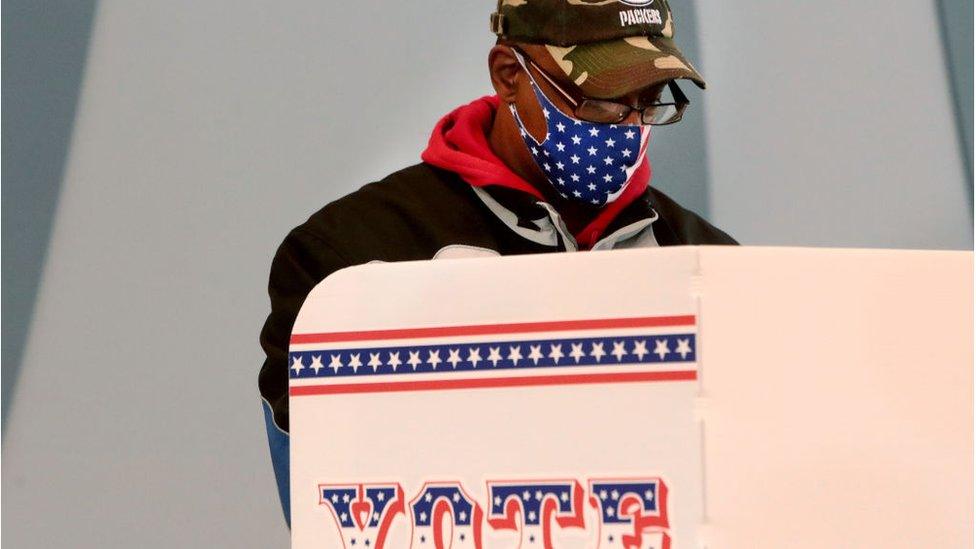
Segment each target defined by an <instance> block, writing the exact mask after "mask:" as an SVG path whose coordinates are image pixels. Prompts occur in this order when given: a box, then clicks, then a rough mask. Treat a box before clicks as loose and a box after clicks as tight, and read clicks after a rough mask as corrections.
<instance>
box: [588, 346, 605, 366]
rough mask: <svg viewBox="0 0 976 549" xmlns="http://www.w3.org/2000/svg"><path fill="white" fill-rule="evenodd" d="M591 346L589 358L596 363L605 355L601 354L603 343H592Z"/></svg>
mask: <svg viewBox="0 0 976 549" xmlns="http://www.w3.org/2000/svg"><path fill="white" fill-rule="evenodd" d="M591 345H592V348H591V349H590V356H591V357H593V358H595V359H596V361H597V362H600V359H601V358H603V357H604V356H605V355H606V354H607V353H605V352H603V342H600V343H596V342H593V343H592V344H591Z"/></svg>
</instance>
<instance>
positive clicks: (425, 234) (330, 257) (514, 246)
mask: <svg viewBox="0 0 976 549" xmlns="http://www.w3.org/2000/svg"><path fill="white" fill-rule="evenodd" d="M604 235H605V236H602V237H601V238H602V240H600V241H598V242H597V243H596V244H595V245H594V246H593V249H611V248H625V247H648V246H677V245H692V244H736V241H735V240H733V239H732V237H730V236H729V235H727V234H725V233H724V232H722V231H720V230H719V229H716V228H715V227H713V226H712V225H710V224H708V222H706V221H705V220H703V219H702V218H701V217H699V216H697V215H696V214H694V213H692V212H690V211H688V210H686V209H684V208H682V207H681V206H679V205H678V204H677V203H676V202H674V201H673V200H671V199H670V198H668V197H667V196H666V195H665V194H664V193H662V192H661V191H658V190H657V189H654V188H648V190H647V191H646V192H645V193H644V195H643V196H641V197H640V198H639V199H637V200H635V201H634V202H633V203H631V204H630V205H628V206H627V207H626V208H625V209H624V210H623V211H622V212H621V213H620V214H619V215H618V216H617V217H616V218H615V219H614V220H613V222H612V223H611V224H610V226H609V227H607V229H606V231H604ZM575 250H576V241H575V239H573V237H572V236H571V235H570V234H569V233H568V231H566V228H565V225H564V224H563V223H562V221H561V219H560V217H559V215H558V213H556V212H555V211H554V210H553V209H552V208H551V206H549V205H547V204H544V203H540V202H538V201H537V200H536V199H535V198H534V197H532V196H531V195H529V194H527V193H523V192H521V191H517V190H513V189H508V188H502V187H488V188H475V187H472V186H471V185H469V184H468V183H466V182H465V181H463V180H462V179H460V177H459V176H458V175H457V174H455V173H453V172H449V171H445V170H441V169H439V168H435V167H433V166H431V165H429V164H417V165H415V166H411V167H409V168H405V169H403V170H401V171H398V172H396V173H394V174H391V175H390V176H388V177H386V178H384V179H383V180H382V181H379V182H377V183H372V184H369V185H366V186H365V187H363V188H361V189H360V190H358V191H356V192H354V193H352V194H350V195H348V196H345V197H343V198H341V199H339V200H337V201H335V202H332V203H331V204H328V205H327V206H325V207H324V208H322V209H321V210H319V211H318V212H316V213H314V214H313V215H312V216H311V217H310V218H309V219H308V221H306V222H305V223H303V224H302V225H300V226H298V227H296V228H295V229H294V230H292V231H291V232H290V233H289V234H288V236H287V237H285V240H284V242H282V244H281V246H280V247H279V248H278V252H277V254H275V257H274V261H273V262H272V264H271V277H270V281H269V284H268V293H269V295H270V296H271V314H270V315H269V316H268V319H267V321H266V322H265V324H264V329H263V330H262V331H261V346H262V347H263V348H264V351H265V353H266V356H267V358H266V359H265V361H264V366H263V367H262V368H261V373H260V376H259V378H258V385H259V387H260V391H261V397H262V399H263V401H264V412H265V420H266V424H267V429H268V438H269V443H270V445H271V453H272V461H273V462H274V467H275V474H276V476H277V478H278V487H279V495H280V496H281V498H282V505H283V507H284V509H285V516H286V518H287V517H288V516H289V508H288V435H287V433H288V363H287V356H288V342H289V338H290V336H291V329H292V325H293V324H294V322H295V317H296V316H297V314H298V310H299V308H300V307H301V306H302V302H304V300H305V297H306V296H307V295H308V293H309V292H310V291H311V290H312V288H314V287H315V286H316V285H317V284H318V283H319V282H321V281H322V280H323V279H324V278H325V277H327V276H329V275H330V274H331V273H333V272H335V271H337V270H339V269H342V268H344V267H349V266H352V265H360V264H363V263H369V262H371V261H410V260H421V259H432V258H439V257H457V256H470V255H515V254H531V253H552V252H562V251H575Z"/></svg>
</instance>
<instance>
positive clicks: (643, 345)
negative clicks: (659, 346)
mask: <svg viewBox="0 0 976 549" xmlns="http://www.w3.org/2000/svg"><path fill="white" fill-rule="evenodd" d="M632 354H634V355H636V356H637V360H641V361H643V360H644V355H646V354H647V341H645V340H643V339H642V340H640V341H635V342H634V350H633V352H632Z"/></svg>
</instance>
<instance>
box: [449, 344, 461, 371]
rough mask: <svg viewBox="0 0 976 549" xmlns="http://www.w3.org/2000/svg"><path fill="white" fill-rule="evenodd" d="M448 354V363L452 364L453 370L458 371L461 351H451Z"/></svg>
mask: <svg viewBox="0 0 976 549" xmlns="http://www.w3.org/2000/svg"><path fill="white" fill-rule="evenodd" d="M447 354H448V357H447V361H448V362H450V363H451V368H454V369H457V365H458V363H459V362H461V349H451V350H449V351H448V352H447Z"/></svg>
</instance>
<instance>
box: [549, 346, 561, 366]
mask: <svg viewBox="0 0 976 549" xmlns="http://www.w3.org/2000/svg"><path fill="white" fill-rule="evenodd" d="M562 357H563V346H562V345H555V344H552V343H550V344H549V358H551V359H552V363H553V364H559V359H560V358H562Z"/></svg>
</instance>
